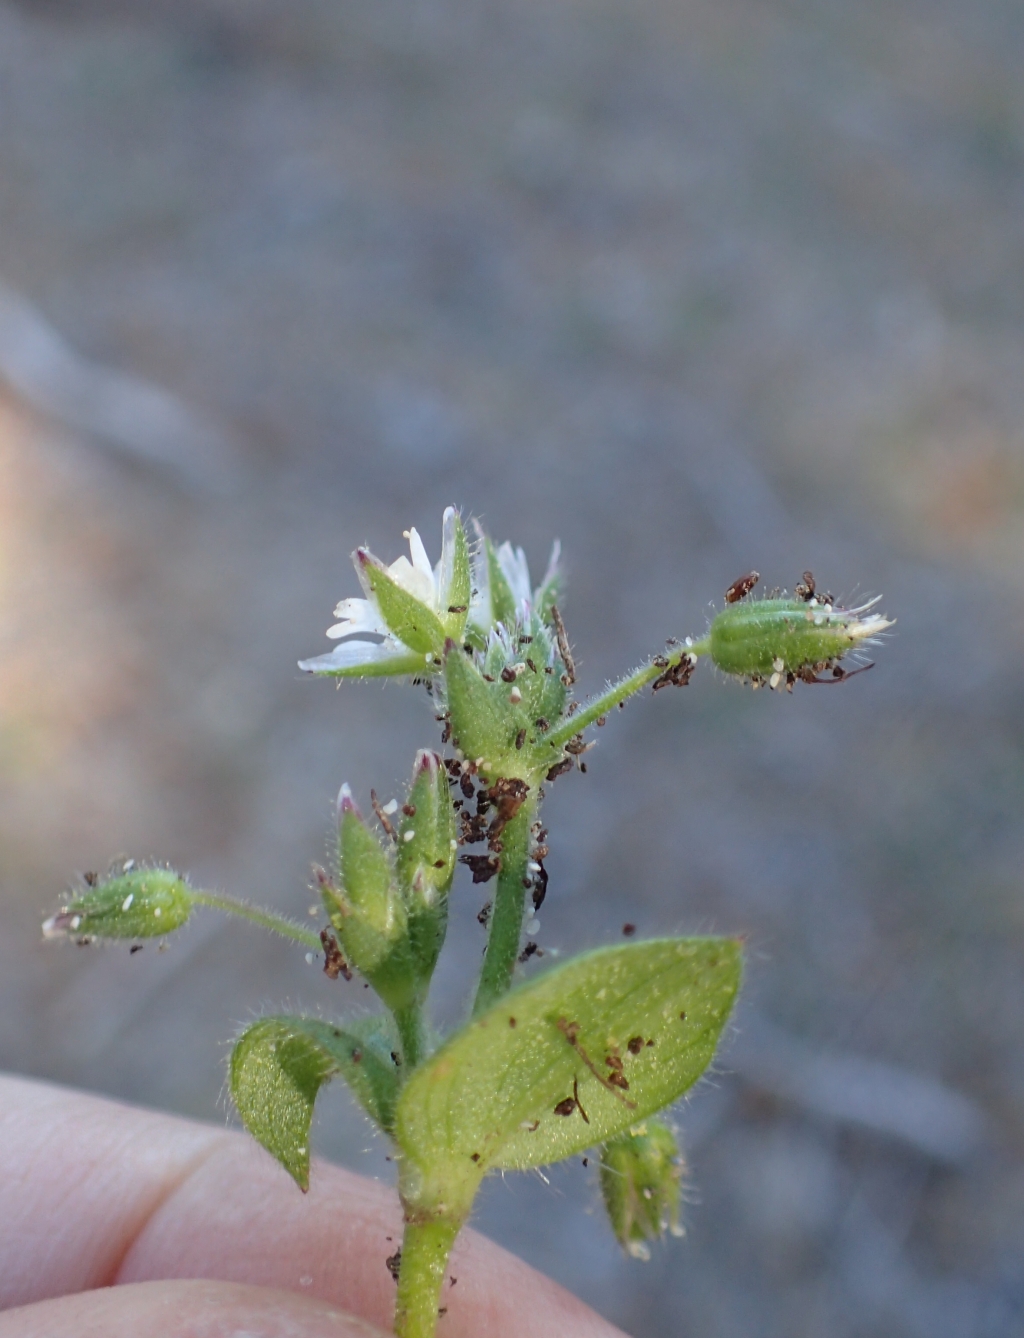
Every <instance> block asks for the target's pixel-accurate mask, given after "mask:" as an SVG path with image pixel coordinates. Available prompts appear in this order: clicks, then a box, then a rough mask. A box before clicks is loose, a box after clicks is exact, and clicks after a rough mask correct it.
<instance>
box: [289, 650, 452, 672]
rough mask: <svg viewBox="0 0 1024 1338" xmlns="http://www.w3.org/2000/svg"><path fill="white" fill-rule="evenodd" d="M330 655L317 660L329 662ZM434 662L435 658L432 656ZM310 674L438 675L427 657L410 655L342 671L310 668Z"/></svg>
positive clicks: (345, 667)
mask: <svg viewBox="0 0 1024 1338" xmlns="http://www.w3.org/2000/svg"><path fill="white" fill-rule="evenodd" d="M329 658H330V656H329V655H321V656H317V659H322V660H327V659H329ZM431 660H432V661H433V656H431ZM313 664H315V660H305V661H302V665H303V666H307V665H313ZM308 672H309V673H311V674H315V675H316V677H317V678H399V677H406V676H408V675H418V674H427V673H431V674H433V673H436V672H437V665H436V664H433V663H431V664H428V663H427V661H426V656H425V655H418V654H413V653H412V652H411V651H410V652H409V653H408V654H404V655H402V654H399V655H390V656H388V657H387V658H386V659H378V660H364V661H363V662H361V663H360V664H347V665H345V666H344V667H342V668H340V669H332V668H329V667H328V668H324V669H315V668H309V669H308Z"/></svg>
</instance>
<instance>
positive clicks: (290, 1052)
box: [231, 1016, 398, 1190]
mask: <svg viewBox="0 0 1024 1338" xmlns="http://www.w3.org/2000/svg"><path fill="white" fill-rule="evenodd" d="M395 1049H397V1040H396V1039H395V1038H394V1037H393V1036H392V1035H391V1034H390V1032H389V1029H388V1024H387V1022H386V1020H385V1019H383V1018H366V1019H363V1020H361V1021H359V1022H356V1023H354V1024H353V1023H350V1024H347V1025H346V1026H344V1027H339V1026H335V1025H333V1024H332V1023H330V1022H324V1021H323V1020H322V1019H320V1018H313V1017H290V1016H281V1017H265V1018H261V1019H260V1020H259V1022H254V1023H253V1025H252V1026H251V1027H248V1028H247V1029H246V1030H245V1031H244V1032H243V1033H242V1035H241V1036H240V1037H239V1039H238V1041H237V1042H236V1044H235V1048H234V1050H233V1051H232V1054H231V1096H232V1098H233V1100H234V1102H235V1105H236V1106H237V1107H238V1113H239V1115H241V1117H242V1123H243V1124H244V1125H245V1127H246V1129H248V1131H249V1132H250V1133H251V1134H252V1136H253V1137H254V1138H255V1139H256V1141H257V1142H259V1143H262V1145H263V1146H264V1147H265V1148H266V1149H267V1151H268V1152H269V1153H271V1155H272V1156H274V1157H276V1158H277V1160H278V1161H279V1162H280V1163H281V1165H282V1166H283V1167H284V1168H285V1170H286V1171H287V1172H288V1174H289V1175H290V1176H291V1177H292V1178H293V1179H294V1180H295V1182H296V1183H297V1184H298V1186H299V1188H300V1189H302V1190H306V1189H308V1188H309V1132H310V1125H311V1123H312V1119H313V1106H314V1103H315V1102H316V1098H317V1094H318V1093H319V1091H320V1088H321V1087H322V1086H323V1085H324V1083H325V1082H327V1081H328V1080H329V1079H330V1078H332V1077H333V1076H334V1075H335V1074H337V1073H340V1074H342V1075H343V1076H344V1077H345V1079H346V1080H347V1081H348V1084H349V1086H350V1087H351V1088H352V1091H353V1093H354V1094H355V1096H356V1097H357V1098H358V1100H359V1102H360V1104H361V1105H362V1107H363V1109H364V1110H365V1111H366V1113H367V1114H368V1115H369V1116H370V1117H371V1118H372V1119H373V1120H374V1121H375V1122H376V1123H377V1124H378V1125H380V1127H381V1128H382V1129H384V1130H388V1131H389V1130H390V1129H391V1128H392V1125H393V1123H394V1109H395V1098H396V1096H397V1093H398V1073H397V1070H396V1069H395V1065H394V1062H393V1061H392V1059H391V1051H392V1050H395Z"/></svg>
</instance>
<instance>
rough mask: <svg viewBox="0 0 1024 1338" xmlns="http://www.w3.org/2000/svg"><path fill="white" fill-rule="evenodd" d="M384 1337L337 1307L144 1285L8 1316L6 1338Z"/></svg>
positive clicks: (248, 1291) (189, 1285)
mask: <svg viewBox="0 0 1024 1338" xmlns="http://www.w3.org/2000/svg"><path fill="white" fill-rule="evenodd" d="M240 1335H244V1336H245V1338H384V1334H383V1333H382V1332H381V1330H380V1329H377V1328H374V1327H373V1326H372V1325H370V1324H368V1323H367V1322H366V1321H365V1320H362V1319H357V1318H355V1317H354V1316H352V1315H346V1314H344V1313H343V1312H342V1311H340V1310H338V1309H337V1308H336V1307H335V1306H331V1305H327V1304H326V1303H325V1302H324V1301H318V1300H314V1299H313V1298H311V1297H306V1296H297V1295H295V1294H294V1293H289V1292H278V1291H271V1290H270V1289H269V1288H267V1287H243V1286H240V1285H239V1284H238V1283H234V1282H206V1281H203V1282H191V1281H178V1282H137V1283H133V1284H132V1285H130V1286H123V1287H104V1288H101V1289H99V1290H97V1291H91V1292H79V1293H76V1294H75V1295H72V1296H61V1297H57V1298H54V1299H52V1300H49V1301H36V1302H35V1303H34V1304H33V1305H27V1306H19V1307H18V1308H17V1309H15V1310H6V1311H4V1312H3V1313H2V1314H0V1338H239V1336H240Z"/></svg>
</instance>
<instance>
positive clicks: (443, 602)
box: [434, 506, 456, 609]
mask: <svg viewBox="0 0 1024 1338" xmlns="http://www.w3.org/2000/svg"><path fill="white" fill-rule="evenodd" d="M455 514H456V513H455V508H454V507H453V506H447V507H445V511H444V517H443V519H442V521H441V561H440V562H439V563H438V564H437V570H436V571H435V572H434V582H435V584H436V586H437V592H438V593H437V607H438V608H439V609H447V607H448V591H449V590H450V589H451V588H452V577H453V576H454V575H455Z"/></svg>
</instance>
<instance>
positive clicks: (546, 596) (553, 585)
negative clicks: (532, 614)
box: [534, 568, 564, 626]
mask: <svg viewBox="0 0 1024 1338" xmlns="http://www.w3.org/2000/svg"><path fill="white" fill-rule="evenodd" d="M563 586H564V582H563V580H562V573H561V572H560V571H559V570H557V568H556V570H555V572H554V574H553V575H552V576H551V577H550V578H549V579H548V580H547V581H545V582H544V584H543V585H542V586H541V587H540V589H539V590H538V591H537V592H536V593H535V595H534V609H535V610H536V613H537V617H538V618H540V619H541V621H542V622H544V623H546V624H547V625H548V626H550V625H551V621H552V619H551V610H552V608H553V607H554V606H555V605H556V604H557V603H558V601H559V600H560V599H561V597H562V589H563Z"/></svg>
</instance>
